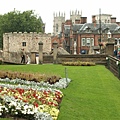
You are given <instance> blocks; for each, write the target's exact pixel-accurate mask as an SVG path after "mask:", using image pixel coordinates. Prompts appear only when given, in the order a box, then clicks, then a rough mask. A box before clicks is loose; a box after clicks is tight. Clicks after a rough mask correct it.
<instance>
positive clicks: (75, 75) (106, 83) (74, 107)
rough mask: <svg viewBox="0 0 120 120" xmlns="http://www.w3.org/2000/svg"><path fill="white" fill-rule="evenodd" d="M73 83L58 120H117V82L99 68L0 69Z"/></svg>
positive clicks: (119, 95) (119, 88)
mask: <svg viewBox="0 0 120 120" xmlns="http://www.w3.org/2000/svg"><path fill="white" fill-rule="evenodd" d="M65 68H67V76H68V78H70V79H71V80H72V82H71V83H70V85H69V87H68V88H67V89H63V90H61V91H62V92H63V94H64V97H63V100H62V102H61V104H60V114H59V116H58V120H118V119H119V118H120V102H119V100H120V81H119V80H118V78H116V77H115V76H114V75H113V74H112V73H111V72H110V71H109V70H107V69H106V68H105V66H102V65H96V66H62V65H52V64H51V65H50V64H48V65H0V70H11V71H24V72H37V73H39V72H40V73H47V74H58V75H60V76H61V77H65Z"/></svg>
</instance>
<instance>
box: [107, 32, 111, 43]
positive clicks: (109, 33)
mask: <svg viewBox="0 0 120 120" xmlns="http://www.w3.org/2000/svg"><path fill="white" fill-rule="evenodd" d="M107 37H108V42H109V40H110V38H111V32H110V30H109V31H108V33H107Z"/></svg>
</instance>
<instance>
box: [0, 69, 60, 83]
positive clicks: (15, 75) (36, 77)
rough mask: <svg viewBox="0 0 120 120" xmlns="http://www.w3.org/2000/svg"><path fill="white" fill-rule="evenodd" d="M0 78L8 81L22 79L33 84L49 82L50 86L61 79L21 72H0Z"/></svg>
mask: <svg viewBox="0 0 120 120" xmlns="http://www.w3.org/2000/svg"><path fill="white" fill-rule="evenodd" d="M0 78H9V79H16V78H19V79H22V80H28V81H35V82H41V81H44V82H49V83H50V84H54V83H55V82H57V81H59V79H61V77H60V76H57V75H45V74H40V73H22V72H12V71H0Z"/></svg>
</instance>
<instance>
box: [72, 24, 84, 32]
mask: <svg viewBox="0 0 120 120" xmlns="http://www.w3.org/2000/svg"><path fill="white" fill-rule="evenodd" d="M83 25H84V24H74V25H73V26H72V30H73V31H75V32H76V31H79V30H80V28H81V27H82V26H83Z"/></svg>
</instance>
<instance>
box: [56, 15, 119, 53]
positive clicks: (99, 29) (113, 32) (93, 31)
mask: <svg viewBox="0 0 120 120" xmlns="http://www.w3.org/2000/svg"><path fill="white" fill-rule="evenodd" d="M74 14H76V15H79V14H78V13H74ZM111 16H112V15H110V14H101V22H100V21H99V15H93V16H92V23H87V17H82V15H81V17H78V18H77V17H76V19H74V20H72V19H71V18H70V19H69V20H66V21H65V22H64V23H62V25H61V26H62V30H61V32H60V33H59V34H58V37H57V41H58V44H61V45H62V46H63V48H64V49H65V50H67V51H68V52H69V53H70V54H74V50H75V49H76V52H77V54H81V53H82V52H84V53H88V51H90V50H91V49H92V51H93V52H94V51H95V50H99V49H101V45H103V46H102V47H105V45H106V43H107V42H113V43H115V42H116V43H117V45H115V46H119V45H120V32H119V30H120V26H119V25H120V22H116V18H115V17H111ZM74 18H75V17H74ZM73 21H74V22H73ZM54 40H55V39H54ZM61 41H62V42H61ZM75 44H76V48H75Z"/></svg>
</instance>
